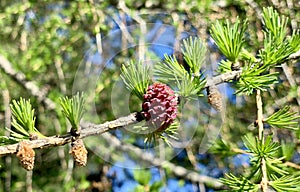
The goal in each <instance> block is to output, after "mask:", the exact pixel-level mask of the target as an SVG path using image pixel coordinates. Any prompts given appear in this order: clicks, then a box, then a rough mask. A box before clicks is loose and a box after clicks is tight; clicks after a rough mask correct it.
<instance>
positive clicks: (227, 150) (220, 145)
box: [209, 139, 236, 157]
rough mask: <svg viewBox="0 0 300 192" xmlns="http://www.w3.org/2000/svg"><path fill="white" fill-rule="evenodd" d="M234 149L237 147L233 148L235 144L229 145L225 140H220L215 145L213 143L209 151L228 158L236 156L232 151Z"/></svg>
mask: <svg viewBox="0 0 300 192" xmlns="http://www.w3.org/2000/svg"><path fill="white" fill-rule="evenodd" d="M234 147H235V146H233V144H231V143H228V142H227V141H225V140H224V139H218V140H217V141H216V142H215V143H213V145H212V147H211V148H210V149H209V151H210V152H211V153H213V154H218V155H220V156H221V157H228V156H232V155H235V154H236V153H235V152H233V151H232V148H234Z"/></svg>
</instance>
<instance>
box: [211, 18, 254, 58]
mask: <svg viewBox="0 0 300 192" xmlns="http://www.w3.org/2000/svg"><path fill="white" fill-rule="evenodd" d="M247 23H248V22H247V21H243V24H241V21H240V19H239V18H237V19H236V22H235V24H234V25H231V24H230V23H229V20H226V22H220V21H218V20H217V21H216V23H214V24H213V25H212V26H211V30H210V33H211V36H212V38H213V39H214V41H215V42H216V44H217V46H218V47H219V49H220V51H221V52H222V53H223V54H224V55H225V57H226V58H227V59H228V60H229V61H231V62H233V63H235V62H237V59H238V57H239V54H240V52H241V50H242V47H243V43H244V42H245V40H244V33H245V31H246V27H247Z"/></svg>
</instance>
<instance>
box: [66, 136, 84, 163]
mask: <svg viewBox="0 0 300 192" xmlns="http://www.w3.org/2000/svg"><path fill="white" fill-rule="evenodd" d="M69 153H70V154H71V155H72V156H73V158H74V160H75V163H76V164H77V165H78V166H81V167H83V166H86V162H87V154H88V151H87V150H86V148H85V146H84V143H83V141H82V139H77V140H75V141H73V142H72V148H71V150H70V152H69Z"/></svg>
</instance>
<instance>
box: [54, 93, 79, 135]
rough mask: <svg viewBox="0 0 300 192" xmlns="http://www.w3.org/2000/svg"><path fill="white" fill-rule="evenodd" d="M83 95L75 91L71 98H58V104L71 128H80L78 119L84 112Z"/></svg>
mask: <svg viewBox="0 0 300 192" xmlns="http://www.w3.org/2000/svg"><path fill="white" fill-rule="evenodd" d="M84 104H85V96H84V94H83V93H81V94H80V93H77V94H76V95H75V96H73V97H72V98H68V97H64V98H61V99H60V105H61V107H62V109H63V113H64V114H65V116H66V117H67V118H68V120H69V122H70V123H71V126H72V128H73V129H75V130H78V129H79V128H80V125H79V123H80V120H81V118H82V116H83V113H84Z"/></svg>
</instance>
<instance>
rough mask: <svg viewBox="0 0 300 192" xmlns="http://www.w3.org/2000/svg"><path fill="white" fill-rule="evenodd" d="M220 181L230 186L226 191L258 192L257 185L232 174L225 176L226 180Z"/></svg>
mask: <svg viewBox="0 0 300 192" xmlns="http://www.w3.org/2000/svg"><path fill="white" fill-rule="evenodd" d="M221 181H222V182H223V183H224V184H226V185H228V186H230V188H232V189H231V190H228V191H236V192H238V191H239V192H242V191H248V192H254V191H258V189H259V185H258V184H255V183H252V182H251V181H250V180H249V179H247V178H245V177H243V176H240V177H236V176H234V175H233V174H226V178H222V179H221Z"/></svg>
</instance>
